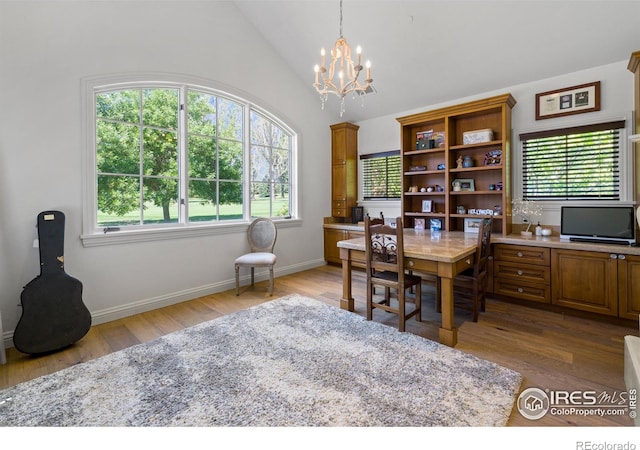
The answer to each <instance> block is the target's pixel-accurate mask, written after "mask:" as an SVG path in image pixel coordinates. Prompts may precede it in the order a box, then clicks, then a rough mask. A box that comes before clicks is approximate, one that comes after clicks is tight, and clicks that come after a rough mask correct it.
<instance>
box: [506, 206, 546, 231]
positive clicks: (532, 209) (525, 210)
mask: <svg viewBox="0 0 640 450" xmlns="http://www.w3.org/2000/svg"><path fill="white" fill-rule="evenodd" d="M512 203H513V215H515V216H520V217H521V218H522V221H523V222H524V223H526V224H527V229H526V230H524V231H521V232H520V234H521V235H523V236H531V235H532V233H531V231H529V228H531V224H532V223H533V218H534V217H540V215H541V213H542V207H541V206H540V205H539V204H538V203H536V202H534V201H533V200H523V199H516V200H514V201H513V202H512Z"/></svg>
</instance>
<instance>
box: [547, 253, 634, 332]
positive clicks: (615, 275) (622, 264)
mask: <svg viewBox="0 0 640 450" xmlns="http://www.w3.org/2000/svg"><path fill="white" fill-rule="evenodd" d="M551 268H552V272H553V280H552V283H553V297H552V302H553V303H554V304H556V305H559V306H567V307H570V308H575V309H580V310H583V311H590V312H596V313H599V314H606V315H610V316H618V317H622V318H625V319H636V320H637V319H638V315H639V314H640V256H636V255H625V254H623V253H615V252H611V253H604V252H589V251H575V250H563V249H553V251H552V263H551Z"/></svg>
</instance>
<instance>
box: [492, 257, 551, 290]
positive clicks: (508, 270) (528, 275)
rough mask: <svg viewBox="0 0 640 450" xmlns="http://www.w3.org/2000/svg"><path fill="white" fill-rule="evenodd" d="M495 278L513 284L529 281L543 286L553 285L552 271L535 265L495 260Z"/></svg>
mask: <svg viewBox="0 0 640 450" xmlns="http://www.w3.org/2000/svg"><path fill="white" fill-rule="evenodd" d="M493 276H494V278H504V279H509V280H511V281H512V282H520V281H529V282H532V283H542V284H549V283H551V269H550V268H549V267H544V266H537V265H533V264H521V263H514V262H506V261H495V260H494V263H493Z"/></svg>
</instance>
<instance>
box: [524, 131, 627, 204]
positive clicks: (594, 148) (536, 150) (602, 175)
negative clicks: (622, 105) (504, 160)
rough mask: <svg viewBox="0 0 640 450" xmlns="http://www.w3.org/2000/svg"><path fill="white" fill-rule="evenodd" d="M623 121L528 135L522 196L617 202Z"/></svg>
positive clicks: (525, 148) (543, 198) (526, 136)
mask: <svg viewBox="0 0 640 450" xmlns="http://www.w3.org/2000/svg"><path fill="white" fill-rule="evenodd" d="M624 125H625V123H624V120H622V121H616V122H607V123H600V124H593V125H585V126H580V127H572V128H562V129H557V130H548V131H540V132H534V133H525V134H521V135H520V140H521V141H522V161H523V179H522V189H523V192H522V193H523V198H524V199H528V200H594V199H599V200H619V199H620V129H621V128H624Z"/></svg>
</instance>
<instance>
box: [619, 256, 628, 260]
mask: <svg viewBox="0 0 640 450" xmlns="http://www.w3.org/2000/svg"><path fill="white" fill-rule="evenodd" d="M618 259H622V260H625V259H627V257H626V256H624V255H618Z"/></svg>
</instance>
